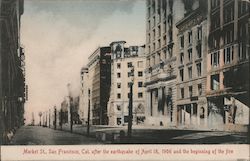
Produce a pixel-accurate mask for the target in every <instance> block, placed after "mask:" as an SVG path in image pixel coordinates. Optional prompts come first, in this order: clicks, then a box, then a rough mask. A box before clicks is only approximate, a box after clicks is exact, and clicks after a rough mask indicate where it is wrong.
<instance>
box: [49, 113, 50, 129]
mask: <svg viewBox="0 0 250 161" xmlns="http://www.w3.org/2000/svg"><path fill="white" fill-rule="evenodd" d="M49 128H50V109H49Z"/></svg>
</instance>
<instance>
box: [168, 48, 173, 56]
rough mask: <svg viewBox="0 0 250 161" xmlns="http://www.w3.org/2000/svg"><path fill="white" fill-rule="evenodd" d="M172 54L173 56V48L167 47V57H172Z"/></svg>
mask: <svg viewBox="0 0 250 161" xmlns="http://www.w3.org/2000/svg"><path fill="white" fill-rule="evenodd" d="M172 56H173V48H172V47H169V48H168V57H169V58H172Z"/></svg>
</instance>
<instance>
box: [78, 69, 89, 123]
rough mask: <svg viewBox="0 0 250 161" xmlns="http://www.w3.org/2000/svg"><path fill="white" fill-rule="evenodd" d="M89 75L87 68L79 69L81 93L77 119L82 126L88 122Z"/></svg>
mask: <svg viewBox="0 0 250 161" xmlns="http://www.w3.org/2000/svg"><path fill="white" fill-rule="evenodd" d="M88 89H89V75H88V68H87V67H82V69H81V91H80V100H79V111H78V113H79V117H80V120H81V121H82V123H83V124H87V121H88V104H89V103H88V100H89V99H88V97H89V91H88Z"/></svg>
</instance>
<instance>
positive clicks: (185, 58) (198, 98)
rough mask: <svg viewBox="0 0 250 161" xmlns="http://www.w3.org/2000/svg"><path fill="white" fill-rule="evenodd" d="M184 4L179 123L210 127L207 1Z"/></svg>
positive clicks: (178, 99)
mask: <svg viewBox="0 0 250 161" xmlns="http://www.w3.org/2000/svg"><path fill="white" fill-rule="evenodd" d="M187 3H188V4H187ZM184 6H185V7H184V8H185V14H184V18H183V19H181V20H180V21H179V22H178V23H177V24H176V26H177V28H178V29H179V32H178V39H179V42H178V52H177V55H176V57H177V61H176V64H177V66H176V68H177V70H178V72H177V73H178V74H177V84H176V86H177V101H176V104H177V123H178V126H179V127H180V126H185V127H199V126H201V127H202V126H203V127H206V125H207V113H208V110H207V100H206V91H205V89H206V74H207V73H206V70H207V59H206V58H207V39H208V36H207V1H202V0H199V1H186V3H184Z"/></svg>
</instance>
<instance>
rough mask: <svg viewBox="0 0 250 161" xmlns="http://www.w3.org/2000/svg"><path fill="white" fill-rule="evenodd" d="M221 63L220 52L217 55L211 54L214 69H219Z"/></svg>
mask: <svg viewBox="0 0 250 161" xmlns="http://www.w3.org/2000/svg"><path fill="white" fill-rule="evenodd" d="M219 62H220V52H219V51H217V52H215V53H212V54H211V65H212V66H213V67H217V66H219Z"/></svg>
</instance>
